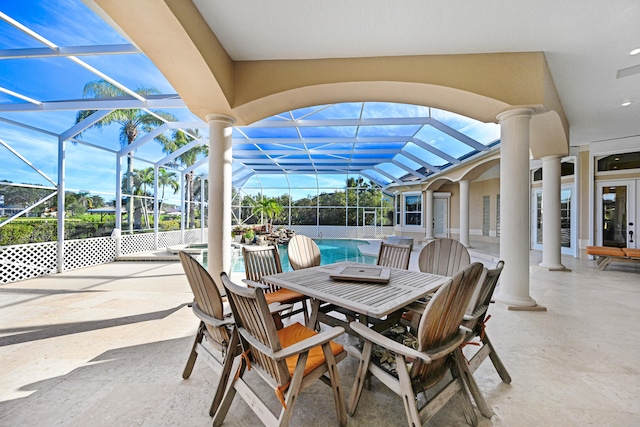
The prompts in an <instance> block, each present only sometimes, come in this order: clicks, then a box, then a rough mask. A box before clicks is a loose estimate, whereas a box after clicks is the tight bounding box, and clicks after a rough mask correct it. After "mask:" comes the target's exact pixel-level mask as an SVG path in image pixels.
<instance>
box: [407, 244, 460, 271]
mask: <svg viewBox="0 0 640 427" xmlns="http://www.w3.org/2000/svg"><path fill="white" fill-rule="evenodd" d="M470 263H471V257H470V256H469V251H468V250H467V248H465V247H464V245H463V244H462V243H460V242H458V241H457V240H453V239H436V240H433V241H431V242H429V243H427V245H426V246H425V247H424V248H422V251H420V256H419V258H418V268H419V269H420V271H422V272H423V273H432V274H440V275H442V276H453V275H454V274H455V273H457V272H458V271H460V270H462V269H463V268H464V267H466V266H468V265H469V264H470Z"/></svg>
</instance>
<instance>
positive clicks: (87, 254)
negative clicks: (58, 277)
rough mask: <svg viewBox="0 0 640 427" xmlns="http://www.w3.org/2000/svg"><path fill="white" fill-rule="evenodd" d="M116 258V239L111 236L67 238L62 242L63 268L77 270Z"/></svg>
mask: <svg viewBox="0 0 640 427" xmlns="http://www.w3.org/2000/svg"><path fill="white" fill-rule="evenodd" d="M115 259H116V241H115V240H113V239H112V238H111V237H98V238H94V239H79V240H67V241H65V242H64V269H65V270H77V269H78V268H84V267H91V266H92V265H98V264H106V263H108V262H112V261H114V260H115Z"/></svg>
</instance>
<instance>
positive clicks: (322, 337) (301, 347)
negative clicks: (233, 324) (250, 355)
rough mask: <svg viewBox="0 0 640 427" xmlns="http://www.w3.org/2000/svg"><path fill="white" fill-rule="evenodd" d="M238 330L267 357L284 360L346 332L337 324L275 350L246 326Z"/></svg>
mask: <svg viewBox="0 0 640 427" xmlns="http://www.w3.org/2000/svg"><path fill="white" fill-rule="evenodd" d="M238 332H240V334H241V335H242V338H244V339H245V340H246V341H248V342H249V344H250V345H251V346H252V347H254V348H255V349H256V350H258V351H260V352H261V353H264V354H265V355H266V356H267V357H269V358H271V359H274V360H282V359H286V358H287V357H291V356H295V355H297V354H300V353H302V352H304V351H307V350H310V349H312V348H313V347H318V346H319V345H322V344H324V343H327V342H329V341H330V340H332V339H333V338H337V337H339V336H340V335H342V334H343V333H344V328H341V327H339V326H335V327H333V328H331V329H329V330H327V331H325V332H321V333H319V334H317V335H314V336H312V337H309V338H307V339H305V340H302V341H300V342H298V343H295V344H293V345H290V346H289V347H285V348H283V349H281V350H278V351H275V352H274V351H271V348H269V347H267V346H266V345H264V344H262V343H261V342H260V341H258V340H257V339H256V338H255V337H254V336H253V335H251V334H250V333H249V332H247V331H246V330H245V329H244V328H239V329H238Z"/></svg>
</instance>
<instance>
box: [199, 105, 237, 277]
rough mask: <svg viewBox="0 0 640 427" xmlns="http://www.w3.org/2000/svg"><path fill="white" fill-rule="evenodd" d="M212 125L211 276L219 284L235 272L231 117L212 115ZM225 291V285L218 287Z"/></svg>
mask: <svg viewBox="0 0 640 427" xmlns="http://www.w3.org/2000/svg"><path fill="white" fill-rule="evenodd" d="M206 119H207V122H208V123H209V224H208V227H209V230H208V233H207V237H208V246H209V257H208V268H209V273H211V276H212V277H213V279H214V280H215V281H216V283H218V282H219V280H220V272H221V271H226V272H227V273H229V269H230V268H231V172H232V169H231V162H232V158H231V153H232V150H231V147H232V139H231V134H232V126H233V123H234V122H235V121H234V120H233V119H232V118H231V117H228V116H224V115H220V114H210V115H207V116H206ZM218 286H219V287H221V286H222V284H221V283H218Z"/></svg>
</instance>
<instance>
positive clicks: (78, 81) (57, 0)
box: [0, 0, 195, 198]
mask: <svg viewBox="0 0 640 427" xmlns="http://www.w3.org/2000/svg"><path fill="white" fill-rule="evenodd" d="M0 12H3V13H5V14H6V15H8V16H9V17H11V18H13V19H15V20H16V21H18V22H19V23H20V24H23V25H25V26H27V27H28V28H30V29H31V30H33V31H35V32H36V33H38V34H39V35H40V36H42V37H44V38H46V39H47V40H49V41H50V42H52V43H54V44H55V45H57V46H86V45H106V44H124V43H128V41H127V40H126V39H125V38H123V37H122V36H121V35H119V34H118V33H117V32H116V31H115V30H113V29H112V28H111V27H109V26H108V25H107V24H106V23H105V22H104V21H102V19H100V18H99V17H98V16H96V15H95V14H94V13H93V12H92V11H91V10H89V9H88V8H87V7H86V6H85V5H84V4H82V2H80V1H76V0H53V1H52V0H46V1H44V0H38V1H36V0H22V1H15V0H0ZM44 46H45V45H44V44H43V43H41V42H40V41H38V40H36V39H35V38H33V37H31V36H29V35H26V34H25V33H23V32H22V31H19V30H18V29H16V28H15V27H13V26H12V25H10V24H8V23H7V22H4V21H0V49H22V48H36V47H44ZM79 58H80V59H81V60H83V61H85V62H86V63H87V64H89V65H90V66H92V67H94V68H96V69H98V70H99V71H101V72H103V73H105V74H107V75H108V76H110V77H111V78H113V79H115V80H116V81H118V82H120V83H122V84H124V85H125V86H127V87H129V88H131V89H134V90H135V89H136V88H138V87H142V86H144V87H155V88H157V89H158V90H159V91H160V93H167V94H172V93H175V90H174V89H173V87H172V86H171V85H170V84H169V82H168V81H167V80H166V79H165V78H164V76H162V74H161V73H160V72H159V71H158V70H157V69H156V68H155V66H154V65H153V63H152V62H151V61H150V60H149V59H148V58H147V57H146V56H144V55H140V54H137V55H136V54H132V55H104V56H81V57H79ZM99 79H100V77H98V76H97V75H95V74H93V73H91V72H90V71H88V70H86V69H84V68H83V67H81V66H79V65H77V64H75V63H74V62H72V61H71V60H70V59H68V58H63V57H58V58H55V57H54V58H30V59H4V60H1V61H0V87H2V88H4V89H7V90H10V91H13V92H17V93H19V94H21V95H24V96H27V97H29V98H32V99H35V100H37V101H42V102H46V101H55V100H74V99H80V98H82V97H83V87H84V85H85V84H86V83H87V82H90V81H93V80H99ZM24 102H25V101H22V100H20V99H18V98H16V97H13V96H10V95H8V94H6V93H3V92H0V104H5V103H10V104H15V103H24ZM165 111H167V112H170V113H172V114H174V115H175V116H177V117H178V118H180V119H184V120H194V119H195V117H194V116H193V115H192V114H191V113H190V112H189V111H188V110H187V109H171V110H165ZM75 116H76V112H75V111H57V112H37V113H33V112H32V113H18V112H2V113H0V117H1V118H4V119H8V120H13V121H16V122H20V123H24V124H27V125H29V126H33V127H35V128H39V129H45V130H48V131H51V132H54V133H61V132H64V131H65V130H67V129H69V128H70V127H71V126H73V125H74V123H75ZM118 138H119V128H118V126H117V125H113V126H109V127H107V128H104V129H103V130H102V131H99V130H98V129H89V130H87V131H86V132H84V133H83V134H82V136H81V137H80V139H82V140H84V141H87V142H90V143H91V144H94V145H98V146H101V147H106V148H109V149H111V150H117V149H119V147H120V144H119V139H118ZM0 139H1V140H2V141H4V142H5V143H6V144H7V145H9V146H11V147H12V148H13V149H14V150H16V151H17V152H18V153H19V154H20V155H21V156H23V157H25V158H26V159H28V160H29V161H30V162H31V163H32V164H33V166H34V167H35V168H37V169H39V170H41V171H42V172H43V173H44V174H45V175H47V176H48V177H49V178H51V179H52V180H53V181H56V180H57V169H58V164H57V150H58V142H57V138H55V137H54V136H50V135H47V134H44V133H40V132H35V131H32V130H29V129H25V128H21V127H17V126H14V125H11V124H7V123H6V122H1V121H0ZM135 156H136V157H140V158H146V159H149V160H152V161H157V160H159V159H160V158H162V157H164V156H163V154H162V152H161V149H160V145H159V144H158V143H156V142H151V143H148V144H146V145H145V146H143V147H142V148H141V149H139V150H137V151H136V153H135ZM115 158H116V157H115V155H114V154H112V153H109V152H107V151H102V150H97V149H93V148H89V147H86V146H83V145H80V144H77V145H74V144H68V147H67V154H66V186H67V188H68V189H71V190H82V191H91V192H93V193H105V198H109V196H108V195H111V198H112V197H113V193H114V191H115V190H114V188H115V181H116V178H115ZM134 165H135V167H136V168H143V167H148V166H151V164H149V163H145V162H143V161H140V160H136V161H135V162H134ZM2 179H6V180H10V181H13V182H21V183H22V182H24V183H31V184H40V185H50V184H49V183H48V182H47V180H46V179H45V178H43V177H41V176H40V175H39V174H37V173H36V172H35V171H33V169H32V168H30V167H28V166H27V165H25V163H24V162H22V161H21V160H19V159H18V157H16V156H15V155H13V154H12V153H11V152H10V151H9V150H7V149H6V148H5V147H4V146H2V145H0V180H2Z"/></svg>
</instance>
